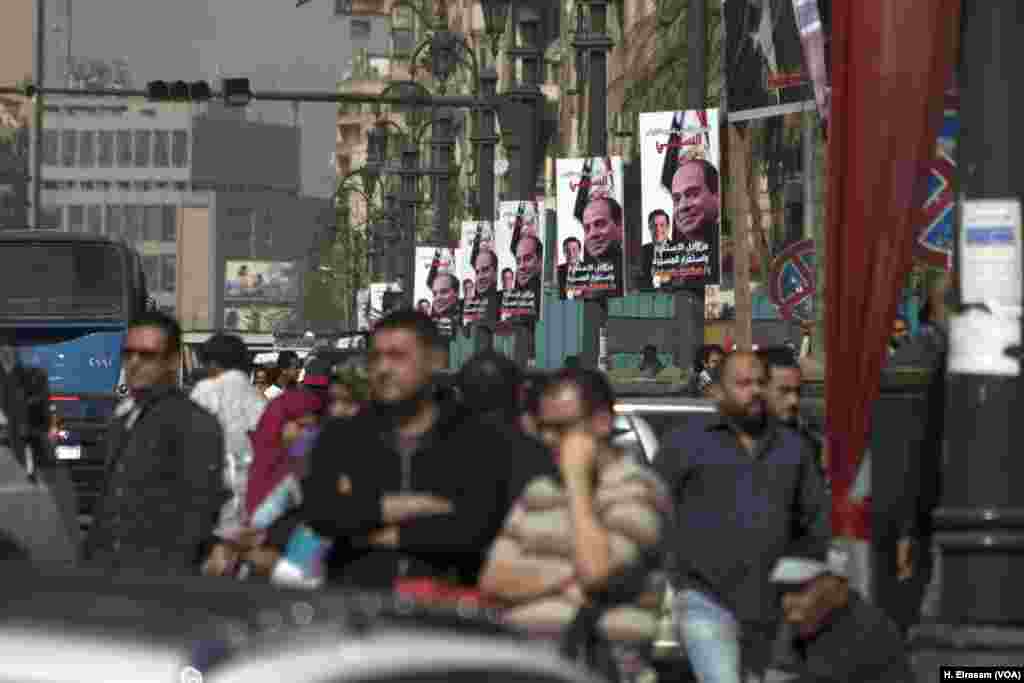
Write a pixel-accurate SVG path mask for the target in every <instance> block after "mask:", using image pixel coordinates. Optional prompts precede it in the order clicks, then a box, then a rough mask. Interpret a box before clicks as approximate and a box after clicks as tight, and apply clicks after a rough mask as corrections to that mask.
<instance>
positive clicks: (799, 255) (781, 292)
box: [768, 240, 817, 322]
mask: <svg viewBox="0 0 1024 683" xmlns="http://www.w3.org/2000/svg"><path fill="white" fill-rule="evenodd" d="M814 259H815V254H814V240H800V241H799V242H794V243H793V244H791V245H789V246H788V247H786V248H785V249H783V250H782V252H780V253H779V255H778V256H776V257H775V259H774V260H773V262H772V267H771V272H770V274H769V276H768V296H769V297H770V298H771V301H772V303H773V304H775V305H776V306H777V307H778V309H779V315H781V316H782V318H783V319H784V320H795V321H797V322H805V321H809V320H812V319H813V307H812V304H813V302H814V293H815V291H816V290H817V285H816V281H815V277H814V268H815V265H814V264H815V260H814Z"/></svg>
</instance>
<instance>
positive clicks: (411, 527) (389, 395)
mask: <svg viewBox="0 0 1024 683" xmlns="http://www.w3.org/2000/svg"><path fill="white" fill-rule="evenodd" d="M446 355H447V342H446V341H445V340H444V339H443V338H442V337H441V336H440V335H439V334H438V331H437V328H436V326H435V325H434V323H433V322H432V321H431V320H430V318H428V317H427V316H425V315H423V314H421V313H419V312H418V311H398V312H395V313H392V314H391V315H389V316H387V317H385V318H384V319H382V320H381V321H380V322H378V323H377V326H376V327H375V328H374V332H373V337H372V338H371V347H370V358H369V373H368V375H369V385H370V397H371V404H370V406H369V407H368V408H367V409H365V410H363V411H361V412H360V413H359V414H358V415H357V416H356V417H354V418H351V419H349V420H337V421H330V422H328V423H326V425H325V426H324V428H323V431H322V432H321V435H320V437H319V439H318V440H317V442H316V445H315V446H314V447H313V451H312V453H311V454H310V456H309V458H310V460H311V462H310V470H309V474H308V476H307V478H306V479H305V480H304V482H303V487H302V493H303V504H302V507H301V509H300V510H299V513H298V518H299V519H301V521H303V522H305V523H306V524H308V525H309V526H310V527H312V529H313V530H314V531H316V532H317V533H318V534H320V535H321V536H324V537H325V538H329V539H332V540H333V541H334V544H333V548H332V550H331V552H330V553H329V554H328V556H327V558H326V562H325V564H326V571H327V581H328V582H329V583H342V584H347V585H356V586H359V587H364V588H373V589H384V590H390V589H392V588H393V587H394V586H395V582H396V581H399V580H401V579H442V578H444V579H445V580H448V581H452V582H454V583H456V584H458V585H462V586H467V587H468V586H474V585H475V584H476V582H477V574H478V573H479V571H480V567H481V565H482V563H483V561H484V558H485V556H486V553H487V552H488V549H489V548H490V545H491V543H492V542H493V540H494V538H495V536H496V535H497V533H498V531H499V530H500V528H501V526H502V523H503V522H504V518H505V515H506V514H507V512H508V508H509V507H510V506H511V504H512V500H514V499H515V497H516V496H518V494H519V491H515V490H509V484H508V482H506V481H505V479H506V476H505V475H506V473H507V472H506V470H507V468H501V467H495V463H496V462H497V463H507V462H513V461H516V460H517V459H520V458H521V456H522V455H523V451H524V449H529V448H534V449H536V448H537V446H535V445H533V446H531V444H530V442H528V440H527V437H525V436H524V435H522V434H521V433H519V432H517V431H516V430H514V429H512V428H508V429H505V428H503V427H502V426H501V425H499V424H498V423H496V422H495V421H494V420H485V419H483V418H481V417H477V416H472V415H467V414H465V413H464V412H462V410H461V408H460V407H459V406H458V405H457V404H456V403H455V402H454V401H451V400H449V399H447V398H443V397H441V396H440V395H439V393H438V392H437V391H436V390H435V386H434V376H435V374H436V373H437V372H438V371H440V370H441V369H442V367H443V366H444V361H445V357H446ZM481 448H486V456H487V457H481V455H482V451H481ZM532 461H537V462H540V461H543V458H534V459H533V460H532ZM529 476H532V475H531V474H530V473H527V476H526V477H524V479H523V480H524V481H525V479H526V478H529Z"/></svg>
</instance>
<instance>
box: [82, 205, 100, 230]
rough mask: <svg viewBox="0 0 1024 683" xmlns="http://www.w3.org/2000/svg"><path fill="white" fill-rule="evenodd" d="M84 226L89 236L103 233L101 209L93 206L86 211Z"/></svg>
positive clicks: (98, 206)
mask: <svg viewBox="0 0 1024 683" xmlns="http://www.w3.org/2000/svg"><path fill="white" fill-rule="evenodd" d="M86 224H87V226H88V228H87V229H88V231H89V234H91V235H99V234H101V233H102V232H103V207H102V206H100V205H99V204H93V205H91V206H90V207H89V208H88V209H87V210H86Z"/></svg>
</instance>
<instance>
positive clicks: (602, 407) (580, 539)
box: [82, 311, 913, 683]
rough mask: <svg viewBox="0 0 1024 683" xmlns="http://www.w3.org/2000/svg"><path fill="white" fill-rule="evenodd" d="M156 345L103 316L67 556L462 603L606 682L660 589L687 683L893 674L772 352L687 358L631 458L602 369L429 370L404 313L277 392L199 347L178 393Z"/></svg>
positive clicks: (226, 347) (902, 668) (652, 613)
mask: <svg viewBox="0 0 1024 683" xmlns="http://www.w3.org/2000/svg"><path fill="white" fill-rule="evenodd" d="M181 336H182V335H181V330H180V327H179V326H178V324H177V322H176V321H175V320H173V319H172V318H170V317H167V316H165V315H163V314H159V313H147V314H145V315H143V316H142V317H140V318H139V319H137V320H136V321H134V322H133V323H132V324H131V326H130V328H129V330H128V333H127V336H126V340H125V343H124V348H123V362H124V369H125V377H126V381H127V384H128V387H129V389H130V398H128V399H126V400H125V401H124V402H123V403H122V404H121V405H120V406H119V407H118V409H117V411H116V413H115V417H114V420H113V422H112V424H111V426H110V431H109V434H108V438H107V439H106V443H107V445H108V448H109V452H108V455H107V467H106V480H105V486H104V489H103V494H102V496H101V499H100V502H99V504H98V508H97V512H96V516H95V521H94V523H93V525H92V527H91V528H90V530H89V533H88V535H87V538H86V539H85V542H84V548H83V557H82V560H83V562H85V563H88V564H91V565H99V566H102V567H105V568H107V569H108V570H109V571H112V572H121V571H144V572H152V573H161V574H166V573H169V572H170V573H180V574H191V573H196V572H202V573H204V574H207V575H213V576H222V577H224V576H227V577H235V578H237V579H238V580H249V581H270V582H274V583H281V584H286V585H298V586H303V587H308V588H314V589H315V588H318V587H320V586H347V587H356V588H360V589H370V590H385V591H398V592H402V593H407V594H410V595H413V596H419V597H428V598H431V599H454V600H469V601H474V602H477V603H483V604H487V605H491V606H495V607H498V608H500V609H501V610H502V613H503V614H504V615H505V617H506V618H507V620H508V621H509V622H510V623H511V624H515V625H518V626H519V627H521V628H523V629H525V630H526V632H528V633H529V634H531V635H533V636H535V637H536V638H537V639H538V641H540V642H545V643H549V644H550V645H551V646H552V647H556V648H560V649H561V650H562V651H563V653H566V654H567V655H569V656H574V657H578V658H580V659H581V660H582V661H583V662H585V663H586V664H587V665H589V666H591V667H592V668H594V669H595V670H597V671H599V672H601V673H603V674H604V675H606V676H607V677H609V678H610V679H616V680H637V679H639V678H640V677H641V676H644V675H648V674H650V672H651V668H650V666H651V665H650V659H649V654H650V651H651V646H652V644H653V642H654V640H655V638H656V635H657V632H658V627H659V620H660V617H661V613H662V612H661V610H662V601H663V596H665V595H666V590H665V587H666V582H667V583H668V584H669V585H670V586H671V589H672V590H671V591H670V592H669V594H670V595H672V602H671V606H670V607H671V611H672V613H673V616H674V623H675V624H676V627H677V629H678V633H677V637H678V639H679V641H680V642H682V643H683V645H684V648H685V651H686V655H687V659H688V662H689V666H690V668H691V669H692V674H693V675H694V676H695V678H696V680H698V681H700V682H701V683H717V682H723V683H724V682H729V683H738V682H739V681H751V680H759V681H760V680H766V679H765V676H767V675H768V672H772V671H776V670H785V671H788V672H790V673H789V675H790V676H791V677H793V679H794V680H802V681H811V680H813V681H866V682H871V681H883V680H885V681H911V680H913V679H912V676H911V674H910V671H909V666H908V663H907V659H906V656H905V654H904V652H903V650H902V637H901V634H900V633H899V631H898V629H896V627H895V626H894V625H893V624H892V623H891V622H890V621H889V620H888V619H887V618H886V617H885V616H884V614H882V613H881V612H880V611H879V610H878V609H877V608H875V607H872V606H871V605H869V604H867V603H866V602H865V601H864V600H863V599H861V598H860V597H859V596H858V595H857V594H856V592H855V591H853V590H851V589H850V586H849V584H848V582H847V580H846V578H845V576H844V568H843V566H842V558H841V556H840V555H838V554H837V553H836V552H835V551H834V550H833V549H832V547H831V540H832V539H831V525H830V520H829V514H830V512H829V511H830V502H829V497H828V493H827V485H826V482H825V478H824V476H823V470H822V467H821V459H822V454H821V453H820V452H819V451H818V450H816V449H815V447H814V442H813V440H812V439H811V438H809V437H808V435H807V434H806V432H805V430H803V429H802V425H801V423H800V420H799V413H798V411H797V410H796V399H797V398H798V397H799V377H798V376H797V375H795V374H794V369H795V371H796V372H797V373H798V372H799V366H798V365H796V363H795V361H794V360H793V359H792V358H791V357H790V358H789V359H788V360H787V358H786V357H785V354H783V353H782V351H784V349H783V350H775V351H773V352H771V353H766V352H761V353H751V352H742V351H737V352H732V353H729V354H725V353H724V352H722V351H721V350H720V349H717V350H712V351H711V352H710V353H708V354H706V357H705V358H704V359H703V362H704V363H706V365H707V367H706V368H703V369H702V371H703V370H713V372H708V373H706V374H707V375H708V378H709V381H708V384H709V385H710V386H713V387H714V390H713V392H709V393H708V395H709V396H714V398H715V400H716V402H717V406H718V410H717V412H714V413H711V414H699V415H695V416H690V417H687V418H685V419H681V421H680V424H679V426H678V428H677V429H675V430H672V431H671V432H670V433H669V434H668V435H667V436H665V437H664V438H663V440H662V443H661V444H660V449H659V451H658V455H657V458H656V460H655V461H654V463H653V464H652V463H648V462H639V461H637V460H636V459H635V458H634V457H633V456H631V455H630V454H628V453H627V452H625V451H623V450H621V449H619V448H618V447H617V446H616V444H615V440H614V436H615V423H616V418H615V404H616V396H615V393H614V391H613V389H612V386H611V384H610V383H609V381H608V379H607V378H606V377H605V375H604V374H603V373H601V372H599V371H593V370H586V369H580V368H578V367H574V368H566V369H562V370H559V371H556V372H553V373H546V374H528V373H525V372H524V371H523V370H522V369H521V368H519V367H518V366H517V365H516V364H515V363H513V362H512V361H511V360H509V359H508V358H506V357H504V356H502V355H501V354H499V353H496V352H482V353H480V354H478V355H477V356H475V357H474V358H472V359H470V360H469V361H468V362H467V363H466V364H465V365H464V366H463V367H462V368H461V369H460V371H459V373H458V374H457V376H456V377H455V381H454V382H441V381H439V380H438V378H439V376H440V375H439V373H440V371H441V370H442V368H443V367H444V365H445V362H446V355H447V353H446V351H447V342H446V340H445V338H444V337H443V335H441V334H439V332H438V329H437V327H436V325H435V324H434V322H433V321H432V320H431V319H430V317H429V316H428V315H425V314H423V313H421V312H418V311H397V312H393V313H391V314H389V315H388V316H386V317H385V318H383V319H382V320H380V321H378V322H377V324H376V326H375V329H374V331H373V334H372V338H371V343H370V347H369V354H368V357H367V358H366V360H365V363H360V362H358V361H352V362H349V363H347V364H343V365H342V366H340V367H339V366H333V367H332V366H330V365H329V364H328V363H326V362H320V361H317V362H314V363H313V364H311V365H309V366H308V367H306V369H305V372H304V373H302V380H301V382H300V381H299V376H300V373H299V364H298V363H297V362H294V361H293V360H292V359H290V358H288V357H285V358H283V359H282V362H281V366H282V368H281V372H280V373H279V375H278V377H277V378H276V381H275V383H274V384H273V385H270V384H269V382H268V380H269V377H267V376H266V375H265V374H263V373H259V372H256V373H251V374H250V368H249V367H248V355H247V352H246V348H245V345H244V343H243V342H242V340H241V339H239V338H238V337H236V336H233V335H230V334H218V335H215V336H214V337H212V338H211V339H210V340H209V341H208V342H207V343H206V345H205V346H204V348H203V352H202V354H201V358H202V361H203V363H204V364H205V366H206V369H207V370H208V375H207V377H206V378H205V379H203V380H202V381H201V382H199V383H198V384H196V386H195V387H194V388H193V389H192V390H191V393H190V394H188V393H185V392H184V391H182V390H181V389H180V387H179V386H178V384H177V372H178V368H179V366H180V352H181ZM296 360H297V359H296ZM712 375H713V377H712ZM704 388H706V387H704ZM272 389H276V391H271V390H272Z"/></svg>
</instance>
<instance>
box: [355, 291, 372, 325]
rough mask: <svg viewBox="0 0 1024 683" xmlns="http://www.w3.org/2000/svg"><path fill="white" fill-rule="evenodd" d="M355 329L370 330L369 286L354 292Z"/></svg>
mask: <svg viewBox="0 0 1024 683" xmlns="http://www.w3.org/2000/svg"><path fill="white" fill-rule="evenodd" d="M356 329H357V330H359V331H360V332H369V331H370V288H369V287H363V288H362V289H360V290H358V291H357V292H356Z"/></svg>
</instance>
